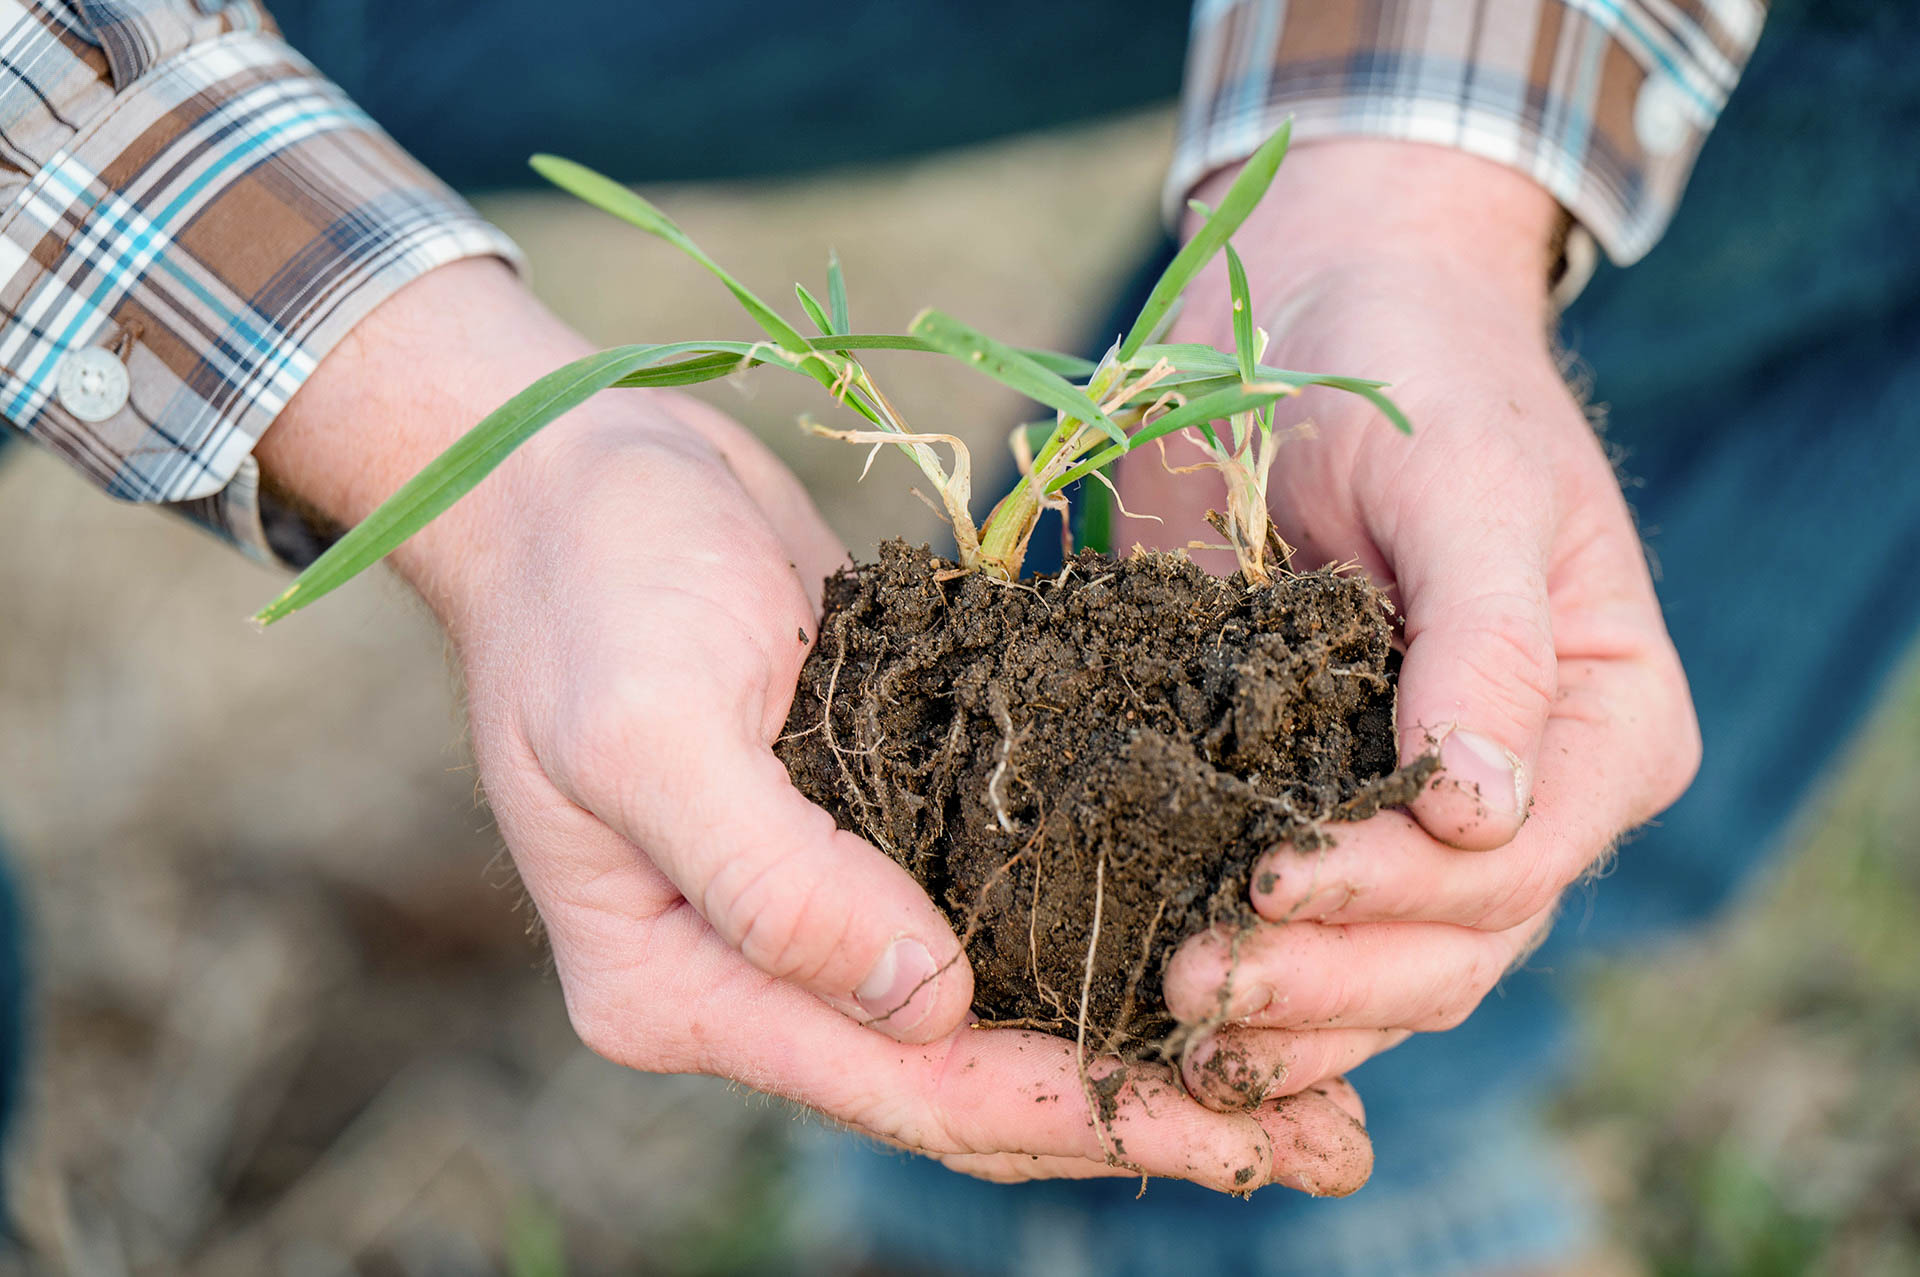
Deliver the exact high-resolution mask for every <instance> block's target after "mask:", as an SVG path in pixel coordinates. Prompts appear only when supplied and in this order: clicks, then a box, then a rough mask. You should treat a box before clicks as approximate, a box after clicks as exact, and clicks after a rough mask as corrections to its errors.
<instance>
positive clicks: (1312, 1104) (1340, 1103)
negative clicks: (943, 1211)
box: [940, 1077, 1372, 1196]
mask: <svg viewBox="0 0 1920 1277" xmlns="http://www.w3.org/2000/svg"><path fill="white" fill-rule="evenodd" d="M1303 1089H1304V1090H1305V1091H1306V1092H1307V1095H1306V1096H1305V1097H1303V1102H1301V1103H1296V1104H1289V1105H1284V1106H1283V1105H1280V1104H1276V1105H1273V1106H1271V1107H1270V1108H1268V1109H1267V1110H1266V1111H1265V1113H1264V1114H1263V1117H1264V1123H1263V1129H1265V1128H1266V1127H1269V1126H1270V1127H1271V1128H1272V1129H1271V1130H1270V1131H1269V1137H1270V1138H1271V1137H1272V1136H1273V1135H1275V1134H1279V1135H1282V1136H1284V1137H1287V1138H1292V1137H1293V1136H1296V1135H1299V1134H1301V1132H1302V1130H1303V1129H1306V1130H1310V1131H1311V1132H1312V1134H1311V1138H1310V1140H1309V1144H1308V1146H1309V1147H1310V1148H1312V1149H1314V1150H1315V1151H1314V1152H1313V1153H1312V1154H1311V1155H1309V1156H1307V1157H1304V1158H1301V1159H1299V1160H1297V1161H1291V1162H1289V1163H1288V1164H1286V1165H1284V1166H1280V1167H1276V1169H1275V1170H1274V1172H1273V1173H1272V1175H1271V1182H1274V1183H1285V1184H1287V1185H1288V1186H1289V1187H1293V1188H1296V1189H1300V1190H1302V1191H1305V1192H1310V1193H1317V1194H1320V1195H1323V1196H1344V1195H1346V1194H1347V1193H1350V1192H1353V1191H1354V1190H1355V1189H1357V1188H1359V1187H1360V1186H1361V1185H1362V1184H1364V1183H1365V1182H1366V1180H1367V1176H1368V1174H1369V1173H1370V1170H1371V1163H1372V1144H1371V1142H1370V1141H1369V1140H1367V1138H1366V1109H1365V1108H1364V1107H1363V1106H1362V1104H1361V1103H1360V1096H1359V1093H1358V1092H1356V1091H1355V1090H1354V1089H1353V1086H1352V1084H1351V1083H1349V1082H1348V1081H1347V1080H1346V1079H1345V1078H1337V1077H1336V1078H1327V1079H1325V1080H1323V1081H1320V1082H1317V1083H1316V1084H1314V1085H1313V1086H1311V1087H1308V1088H1303ZM1342 1119H1344V1120H1342ZM940 1162H941V1164H942V1165H944V1166H946V1167H947V1168H948V1169H950V1170H955V1171H959V1172H961V1173H962V1174H965V1175H972V1176H974V1177H976V1178H978V1179H984V1180H990V1181H992V1182H994V1183H997V1184H1017V1183H1023V1182H1026V1181H1030V1180H1040V1179H1114V1178H1122V1177H1126V1178H1131V1177H1133V1176H1135V1175H1138V1174H1139V1172H1138V1171H1134V1170H1131V1169H1129V1168H1126V1167H1122V1166H1114V1165H1110V1164H1109V1163H1106V1162H1103V1161H1095V1160H1093V1159H1091V1158H1084V1157H1036V1156H1030V1155H1025V1154H1013V1153H990V1154H977V1153H967V1154H958V1155H950V1156H946V1157H942V1158H941V1159H940ZM1249 1184H1250V1185H1251V1187H1252V1188H1257V1187H1259V1185H1258V1184H1252V1182H1251V1177H1249ZM1234 1191H1236V1192H1246V1191H1251V1188H1247V1187H1237V1188H1236V1189H1235V1190H1234Z"/></svg>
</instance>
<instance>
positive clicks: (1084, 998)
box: [1073, 850, 1123, 1166]
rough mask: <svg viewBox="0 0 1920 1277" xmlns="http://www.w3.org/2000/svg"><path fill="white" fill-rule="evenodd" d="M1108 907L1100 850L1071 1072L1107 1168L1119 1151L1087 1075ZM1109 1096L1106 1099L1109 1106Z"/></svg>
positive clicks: (1117, 1161) (1117, 1158)
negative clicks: (1097, 961) (1090, 1015)
mask: <svg viewBox="0 0 1920 1277" xmlns="http://www.w3.org/2000/svg"><path fill="white" fill-rule="evenodd" d="M1106 903H1107V853H1106V852H1105V851H1104V850H1103V851H1101V853H1100V859H1099V860H1098V861H1097V862H1096V863H1095V865H1094V870H1093V930H1092V932H1091V933H1090V934H1089V935H1088V936H1087V960H1086V963H1085V965H1084V968H1083V972H1082V975H1081V977H1080V1018H1079V1022H1078V1024H1077V1025H1076V1026H1075V1030H1074V1038H1073V1062H1074V1069H1075V1071H1076V1072H1078V1073H1079V1075H1080V1090H1081V1091H1082V1092H1083V1093H1084V1094H1085V1095H1086V1097H1087V1116H1088V1118H1089V1119H1091V1121H1092V1122H1093V1133H1094V1136H1095V1138H1097V1139H1098V1140H1099V1141H1100V1151H1101V1152H1102V1153H1104V1154H1105V1155H1106V1159H1107V1165H1108V1166H1120V1165H1122V1164H1123V1163H1122V1162H1121V1161H1120V1153H1119V1150H1118V1149H1116V1148H1115V1147H1114V1141H1113V1131H1112V1129H1111V1126H1110V1123H1111V1121H1112V1119H1111V1117H1110V1116H1109V1115H1108V1114H1107V1113H1105V1112H1103V1111H1102V1104H1101V1100H1100V1098H1099V1097H1097V1096H1096V1095H1095V1094H1094V1091H1093V1078H1092V1077H1091V1076H1090V1075H1089V1074H1088V1073H1087V1008H1088V1006H1089V1005H1090V1004H1091V1003H1092V1001H1093V960H1094V957H1095V955H1096V954H1098V953H1099V951H1100V921H1101V919H1100V914H1101V911H1102V909H1103V908H1104V907H1105V905H1106ZM1111 1101H1112V1096H1111V1095H1110V1096H1108V1097H1107V1102H1109V1103H1111Z"/></svg>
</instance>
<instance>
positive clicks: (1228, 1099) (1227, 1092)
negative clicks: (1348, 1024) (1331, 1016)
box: [1180, 1025, 1408, 1118]
mask: <svg viewBox="0 0 1920 1277" xmlns="http://www.w3.org/2000/svg"><path fill="white" fill-rule="evenodd" d="M1407 1037H1408V1034H1407V1032H1406V1031H1405V1030H1401V1029H1318V1030H1309V1031H1306V1032H1289V1031H1287V1030H1284V1029H1246V1028H1241V1027H1238V1026H1234V1025H1228V1026H1227V1027H1225V1028H1221V1029H1217V1030H1215V1031H1214V1032H1212V1033H1208V1034H1206V1035H1204V1036H1203V1037H1201V1038H1200V1039H1199V1040H1198V1041H1196V1042H1194V1043H1193V1044H1192V1045H1191V1046H1190V1047H1189V1048H1188V1049H1187V1050H1186V1051H1185V1052H1183V1053H1182V1054H1181V1057H1180V1078H1181V1080H1182V1081H1183V1082H1185V1083H1186V1086H1187V1090H1188V1092H1189V1093H1191V1094H1192V1095H1193V1097H1194V1098H1195V1099H1197V1100H1199V1101H1200V1102H1201V1103H1202V1104H1205V1105H1206V1106H1207V1107H1208V1108H1210V1109H1213V1110H1215V1111H1216V1112H1222V1113H1231V1112H1234V1111H1236V1110H1240V1109H1250V1108H1257V1107H1258V1106H1259V1105H1261V1104H1263V1103H1265V1102H1266V1101H1268V1100H1270V1099H1273V1098H1275V1097H1277V1096H1282V1095H1297V1094H1299V1093H1300V1092H1302V1091H1306V1090H1310V1089H1312V1088H1313V1087H1316V1086H1319V1085H1321V1084H1322V1083H1324V1082H1327V1081H1328V1080H1329V1079H1332V1078H1335V1077H1338V1076H1339V1075H1341V1074H1343V1073H1345V1072H1347V1071H1348V1070H1349V1069H1353V1068H1357V1067H1359V1066H1360V1065H1361V1064H1363V1063H1365V1062H1366V1061H1368V1060H1370V1059H1372V1058H1373V1057H1374V1056H1376V1055H1378V1054H1380V1053H1381V1052H1382V1051H1387V1050H1391V1049H1392V1048H1393V1047H1396V1046H1398V1045H1400V1043H1402V1042H1404V1041H1406V1039H1407ZM1348 1089H1349V1090H1351V1088H1348ZM1355 1098H1356V1099H1357V1098H1358V1097H1355ZM1355 1116H1356V1118H1357V1117H1359V1114H1357V1113H1356V1114H1355Z"/></svg>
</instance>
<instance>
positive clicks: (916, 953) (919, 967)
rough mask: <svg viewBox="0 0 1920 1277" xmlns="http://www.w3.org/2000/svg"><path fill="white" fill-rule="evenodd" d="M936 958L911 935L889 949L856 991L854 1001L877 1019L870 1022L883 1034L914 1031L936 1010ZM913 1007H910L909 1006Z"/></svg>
mask: <svg viewBox="0 0 1920 1277" xmlns="http://www.w3.org/2000/svg"><path fill="white" fill-rule="evenodd" d="M938 969H939V968H938V967H936V966H935V965H934V961H933V955H932V954H931V953H928V952H927V946H925V945H923V944H921V943H920V942H919V941H918V940H915V939H913V938H912V937H911V936H902V937H901V938H900V939H898V940H895V941H894V942H893V943H892V944H890V945H888V946H887V951H886V952H885V953H883V954H881V955H880V960H879V961H878V962H876V963H874V964H873V970H871V971H869V972H867V978H866V979H864V980H862V981H861V982H860V987H859V988H857V989H855V990H854V991H853V998H854V1001H856V1002H858V1003H859V1004H860V1009H861V1010H862V1011H865V1012H866V1013H867V1014H868V1015H870V1016H872V1017H873V1018H872V1019H871V1020H869V1021H868V1023H869V1024H870V1025H871V1026H872V1027H874V1028H876V1029H879V1030H880V1031H881V1032H883V1033H887V1034H892V1035H896V1036H897V1035H899V1034H902V1033H906V1032H908V1031H910V1030H912V1029H913V1028H914V1027H915V1026H916V1025H918V1024H919V1023H920V1021H922V1020H924V1019H926V1018H927V1013H928V1012H929V1011H931V1010H932V1009H933V1003H934V999H933V986H934V972H936V971H937V970H938ZM910 1003H911V1004H912V1005H909V1004H910Z"/></svg>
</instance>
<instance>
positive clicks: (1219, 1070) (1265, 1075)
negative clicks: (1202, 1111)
mask: <svg viewBox="0 0 1920 1277" xmlns="http://www.w3.org/2000/svg"><path fill="white" fill-rule="evenodd" d="M1286 1071H1287V1070H1286V1066H1285V1065H1280V1066H1278V1067H1263V1066H1261V1065H1259V1064H1256V1063H1255V1062H1254V1061H1253V1060H1252V1058H1251V1057H1250V1056H1249V1055H1248V1054H1247V1052H1246V1050H1245V1049H1244V1048H1242V1047H1237V1046H1228V1045H1226V1044H1225V1043H1223V1042H1221V1040H1220V1039H1219V1038H1217V1037H1211V1038H1208V1039H1207V1040H1206V1041H1205V1042H1202V1043H1201V1044H1200V1045H1198V1046H1196V1047H1195V1048H1193V1052H1192V1054H1191V1056H1190V1057H1189V1058H1188V1061H1187V1072H1188V1075H1189V1077H1190V1079H1191V1081H1192V1083H1193V1089H1194V1090H1195V1092H1196V1094H1198V1095H1199V1096H1200V1098H1202V1099H1204V1100H1206V1101H1208V1102H1209V1107H1212V1108H1217V1109H1220V1110H1222V1111H1225V1112H1232V1111H1234V1110H1247V1109H1257V1108H1259V1107H1260V1105H1261V1104H1263V1103H1264V1102H1265V1101H1266V1098H1267V1096H1268V1095H1270V1094H1272V1092H1273V1088H1274V1086H1275V1085H1276V1084H1277V1083H1278V1082H1279V1080H1280V1079H1281V1078H1282V1077H1284V1076H1286Z"/></svg>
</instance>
